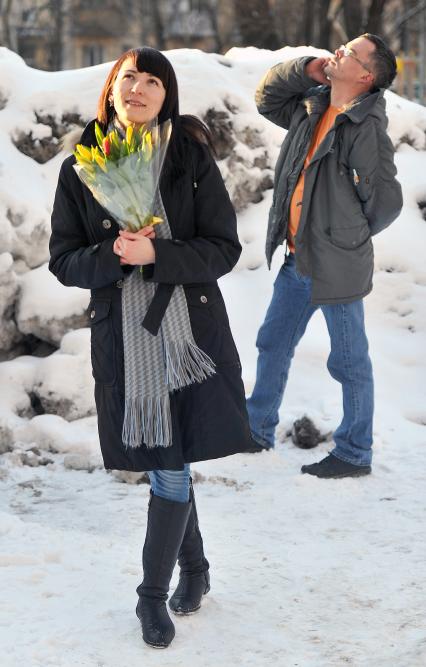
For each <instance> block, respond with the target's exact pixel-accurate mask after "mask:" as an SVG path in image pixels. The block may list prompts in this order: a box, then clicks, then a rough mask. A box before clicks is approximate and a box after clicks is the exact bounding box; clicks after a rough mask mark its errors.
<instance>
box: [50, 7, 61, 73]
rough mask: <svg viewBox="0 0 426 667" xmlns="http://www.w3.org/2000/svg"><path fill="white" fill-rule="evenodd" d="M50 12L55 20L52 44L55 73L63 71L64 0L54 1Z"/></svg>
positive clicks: (52, 61) (52, 60) (52, 63)
mask: <svg viewBox="0 0 426 667" xmlns="http://www.w3.org/2000/svg"><path fill="white" fill-rule="evenodd" d="M50 8H51V9H50V11H51V16H52V19H53V27H54V32H53V35H52V39H51V42H50V46H51V68H52V70H53V71H54V72H59V70H61V69H62V49H63V32H64V0H52V2H51V3H50Z"/></svg>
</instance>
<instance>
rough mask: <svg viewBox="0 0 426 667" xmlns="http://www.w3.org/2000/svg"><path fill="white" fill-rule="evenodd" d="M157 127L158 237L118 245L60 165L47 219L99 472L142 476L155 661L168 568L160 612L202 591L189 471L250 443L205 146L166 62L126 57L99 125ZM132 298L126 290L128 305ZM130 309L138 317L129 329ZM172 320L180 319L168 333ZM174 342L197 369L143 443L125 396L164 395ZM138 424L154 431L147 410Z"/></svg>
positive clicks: (162, 640)
mask: <svg viewBox="0 0 426 667" xmlns="http://www.w3.org/2000/svg"><path fill="white" fill-rule="evenodd" d="M155 119H157V120H158V122H159V123H162V122H163V121H165V120H167V119H170V120H171V123H172V135H171V139H170V143H169V147H168V151H167V156H166V160H165V164H164V167H163V172H162V176H161V182H160V191H161V199H162V204H163V205H164V208H162V211H161V212H162V217H163V219H164V221H163V222H162V223H161V225H160V226H158V227H157V228H156V229H157V230H158V231H157V234H155V233H154V230H153V228H152V227H148V228H146V229H144V230H142V231H140V232H138V233H128V232H125V231H120V230H119V228H118V225H117V224H116V222H115V221H114V220H112V219H111V218H110V217H109V216H108V215H106V212H105V210H104V209H103V208H102V207H101V206H100V205H99V204H98V203H97V202H96V201H95V199H94V197H93V196H92V194H91V193H90V191H89V190H88V188H86V187H85V186H84V185H83V184H82V183H81V182H80V180H79V178H78V176H77V174H76V172H75V170H74V169H73V164H74V163H75V159H74V158H73V157H69V158H67V159H66V160H65V161H64V163H63V165H62V168H61V171H60V175H59V182H58V187H57V191H56V197H55V203H54V208H53V213H52V235H51V240H50V253H51V259H50V263H49V268H50V270H51V271H52V272H53V273H54V274H55V275H56V276H57V278H58V280H60V282H61V283H63V284H64V285H75V286H77V287H82V288H87V289H90V290H91V301H90V305H89V313H90V326H91V346H92V367H93V376H94V378H95V399H96V407H97V412H98V428H99V437H100V444H101V449H102V455H103V459H104V464H105V467H106V468H107V469H116V470H133V471H144V470H145V471H148V474H149V478H150V482H151V498H150V502H149V509H148V521H147V531H146V538H145V544H144V547H143V556H142V563H143V572H144V578H143V582H142V584H141V585H140V586H138V588H137V593H138V595H139V601H138V605H137V608H136V614H137V616H138V618H139V619H140V621H141V625H142V634H143V638H144V640H145V642H147V643H148V644H150V645H151V646H154V647H161V648H165V647H167V646H168V645H169V644H170V642H171V641H172V639H173V637H174V634H175V629H174V626H173V623H172V621H171V619H170V617H169V615H168V613H167V608H166V604H165V601H166V600H167V592H168V589H169V583H170V579H171V576H172V572H173V568H174V566H175V564H176V561H177V559H179V565H180V568H181V569H180V578H179V585H178V587H177V589H176V591H175V593H174V594H173V596H172V598H171V599H170V602H169V604H170V607H171V609H172V610H173V611H174V612H175V613H177V614H188V613H192V612H194V611H196V610H197V609H199V608H200V604H201V598H202V596H203V595H204V594H205V593H207V592H208V591H209V588H210V584H209V573H208V569H209V563H208V561H207V559H206V558H205V556H204V552H203V542H202V538H201V534H200V531H199V526H198V519H197V512H196V507H195V500H194V494H193V489H192V486H191V483H190V468H189V464H190V463H191V462H192V461H203V460H208V459H214V458H219V457H222V456H228V455H230V454H234V453H236V452H243V451H245V450H246V449H247V448H248V446H249V445H250V444H251V436H250V431H249V427H248V421H247V413H246V408H245V398H244V388H243V384H242V381H241V365H240V361H239V357H238V353H237V350H236V347H235V344H234V341H233V339H232V335H231V332H230V328H229V322H228V318H227V314H226V310H225V305H224V302H223V298H222V295H221V293H220V290H219V288H218V286H217V282H216V280H217V279H218V278H219V277H220V276H222V275H224V274H226V273H228V272H229V271H231V269H232V268H233V266H234V265H235V264H236V262H237V260H238V257H239V255H240V252H241V246H240V244H239V242H238V237H237V231H236V219H235V213H234V210H233V208H232V204H231V202H230V200H229V197H228V194H227V192H226V189H225V186H224V184H223V181H222V178H221V176H220V172H219V170H218V168H217V166H216V164H215V162H214V159H213V158H212V156H211V153H210V150H209V148H210V146H211V139H210V134H209V132H208V130H207V128H206V127H205V126H204V125H203V123H201V121H199V120H198V119H196V118H194V117H192V116H180V115H179V104H178V89H177V81H176V76H175V73H174V71H173V68H172V66H171V64H170V62H169V61H168V60H167V59H166V58H165V57H164V56H163V55H162V54H161V53H160V52H159V51H156V50H154V49H151V48H142V49H135V50H130V51H127V52H126V53H124V54H123V55H122V56H121V58H120V59H119V60H118V61H117V62H116V63H115V65H114V66H113V68H112V70H111V72H110V74H109V75H108V78H107V80H106V82H105V85H104V88H103V90H102V93H101V96H100V100H99V106H98V114H97V120H98V122H99V123H100V125H101V127H102V128H103V130H104V131H105V130H106V129H107V128H108V127H110V128H111V127H112V126H115V127H116V128H117V129H118V130H119V131H121V132H123V133H124V132H125V130H126V128H127V127H128V126H130V125H132V126H134V127H139V126H140V125H142V124H144V123H149V122H151V121H154V120H155ZM94 123H95V121H92V122H91V123H89V125H88V126H87V127H86V129H85V130H84V132H83V135H82V138H81V143H83V144H85V145H87V146H91V145H96V139H95V133H94ZM160 227H161V231H160ZM135 266H137V267H139V266H143V267H144V268H143V271H142V272H140V271H139V269H136V270H134V267H135ZM130 284H132V285H133V288H134V289H135V290H136V299H133V301H132V299H131V298H128V297H129V294H130V292H129V290H128V289H127V287H128V285H130ZM126 295H127V296H126ZM122 297H123V298H122ZM122 302H123V303H122ZM141 303H145V304H146V305H147V307H146V308H145V309H144V310H143V312H140V313H139V312H138V313H137V316H134V315H135V312H134V309H137V308H140V304H141ZM179 308H180V312H181V315H182V317H180V318H177V319H173V315H176V313H177V310H178V309H179ZM132 316H133V319H132ZM131 321H132V322H133V325H132V326H131V325H130V324H129V323H130V322H131ZM135 321H136V324H134V322H135ZM170 322H172V323H173V326H170ZM123 325H124V338H125V344H123ZM129 332H130V334H131V335H130V338H129ZM173 336H174V337H175V343H176V339H177V340H178V341H180V340H186V341H189V343H188V345H189V347H190V349H191V350H192V351H193V352H194V355H195V357H194V358H195V361H194V358H193V359H192V361H191V363H193V365H194V364H195V366H196V368H195V370H194V372H193V373H192V376H191V377H190V378H189V380H187V382H186V384H184V386H183V387H182V388H180V389H178V390H174V391H167V390H166V394H164V393H163V394H161V401H162V402H161V405H162V406H163V408H164V409H163V408H162V409H163V416H164V414H165V415H166V417H167V419H169V421H170V424H171V428H170V438H169V439H168V438H167V437H166V436H164V437H157V436H155V437H154V436H152V433H151V435H150V436H148V435H146V431H144V430H143V428H142V425H141V424H140V422H137V421H136V422H135V418H134V417H133V422H132V415H131V411H128V410H127V408H126V406H127V405H128V400H129V396H130V393H131V392H132V391H133V392H136V394H138V391H139V392H140V393H142V394H143V392H146V393H148V394H149V391H148V390H147V385H148V384H149V383H150V381H151V379H152V378H154V388H155V390H154V394H155V400H157V399H158V397H159V390H158V387H159V386H162V388H163V389H164V375H165V373H164V365H165V361H164V358H165V356H167V355H164V350H165V349H166V346H167V345H168V342H169V338H173ZM138 346H139V347H138ZM135 348H136V349H138V350H139V353H138V354H136V353H135V352H134V349H135ZM153 350H154V351H155V354H154V352H153ZM135 368H136V372H135ZM125 369H126V372H125ZM129 377H132V382H130V381H129ZM185 377H186V376H185ZM151 389H152V386H151ZM145 398H146V397H145ZM148 399H149V400H150V396H148ZM157 403H158V401H157ZM125 414H126V420H127V421H128V420H130V422H131V427H132V428H133V431H134V432H135V431H136V432H137V434H138V437H139V441H137V442H131V443H130V445H129V440H128V439H127V436H123V434H124V432H125V431H124V430H123V423H124V419H125ZM145 417H147V418H148V421H149V419H150V418H151V423H152V420H153V419H154V420H155V416H154V417H153V415H152V414H151V413H150V412H149V410H148V411H147V410H145ZM157 430H158V429H157ZM160 430H161V429H160ZM126 433H127V431H126ZM163 435H164V433H163V432H162V436H163ZM123 437H124V440H125V442H123ZM140 440H142V441H140ZM145 440H147V442H146V441H145Z"/></svg>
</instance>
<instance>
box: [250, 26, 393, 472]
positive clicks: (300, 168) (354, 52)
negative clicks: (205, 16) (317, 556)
mask: <svg viewBox="0 0 426 667" xmlns="http://www.w3.org/2000/svg"><path fill="white" fill-rule="evenodd" d="M395 75H396V61H395V56H394V55H393V53H392V52H391V51H390V50H389V48H388V47H387V46H386V44H385V43H384V42H383V41H382V39H380V38H379V37H376V36H375V35H371V34H364V35H361V36H360V37H357V38H356V39H354V40H352V41H351V42H349V43H348V44H347V45H346V46H342V47H340V49H337V50H336V51H335V55H334V56H332V57H330V58H313V57H304V58H297V59H296V60H292V61H290V62H286V63H281V64H279V65H276V66H275V67H273V68H272V69H271V70H269V72H268V73H267V74H266V76H265V77H264V79H263V80H262V82H261V83H260V86H259V88H258V90H257V92H256V104H257V107H258V110H259V112H260V113H261V114H262V115H263V116H265V118H267V119H268V120H270V121H272V122H273V123H275V124H277V125H279V126H280V127H284V128H285V129H287V130H288V132H287V135H286V137H285V140H284V143H283V146H282V149H281V153H280V156H279V158H278V162H277V166H276V174H275V186H274V197H273V202H272V207H271V211H270V215H269V225H268V233H267V240H266V257H267V261H268V265H269V266H270V264H271V259H272V255H273V253H274V251H275V250H276V248H277V246H278V245H280V244H282V243H283V242H284V241H286V242H287V245H288V249H289V253H288V254H287V256H286V259H285V262H284V265H283V266H282V267H281V269H280V271H279V273H278V276H277V279H276V282H275V284H274V292H273V296H272V301H271V303H270V306H269V308H268V311H267V314H266V318H265V321H264V323H263V325H262V327H261V328H260V331H259V334H258V338H257V343H256V344H257V347H258V351H259V357H258V363H257V376H256V384H255V387H254V390H253V393H252V395H251V397H250V398H249V399H248V403H247V406H248V412H249V417H250V425H251V429H252V434H253V439H254V442H255V444H254V445H253V447H252V448H251V449H250V450H249V451H262V450H263V449H269V448H271V447H273V446H274V434H275V428H276V426H277V424H278V409H279V407H280V404H281V401H282V397H283V393H284V389H285V386H286V382H287V378H288V372H289V368H290V363H291V359H292V357H293V355H294V350H295V347H296V345H297V343H298V342H299V340H300V339H301V337H302V336H303V334H304V332H305V329H306V326H307V324H308V322H309V320H310V318H311V317H312V315H313V313H314V312H315V311H316V310H317V308H320V309H321V311H322V313H323V315H324V317H325V320H326V323H327V328H328V332H329V335H330V342H331V352H330V356H329V358H328V363H327V366H328V370H329V372H330V373H331V375H332V377H333V378H334V379H336V380H337V381H338V382H340V383H341V385H342V393H343V420H342V422H341V424H340V426H339V427H338V429H337V430H336V431H335V433H334V441H335V447H334V449H333V450H332V452H331V453H330V454H329V455H328V456H327V457H326V458H324V459H323V460H322V461H320V462H319V463H314V464H312V465H304V466H303V467H302V472H304V473H309V474H311V475H316V476H317V477H323V478H337V477H355V476H360V475H366V474H369V473H370V472H371V457H372V451H371V448H372V422H373V400H374V399H373V374H372V368H371V362H370V358H369V355H368V341H367V337H366V334H365V328H364V311H363V301H362V299H363V297H364V296H366V295H367V294H368V293H369V292H370V290H371V289H372V275H373V246H372V242H371V236H372V235H374V234H377V233H378V232H380V231H381V230H382V229H384V228H385V227H387V226H388V225H390V224H391V222H393V220H395V218H397V216H398V215H399V212H400V210H401V207H402V196H401V187H400V185H399V183H398V181H397V180H396V178H395V174H396V168H395V165H394V161H393V154H394V150H393V147H392V143H391V141H390V139H389V137H388V135H387V133H386V126H387V117H386V113H385V101H384V97H383V92H384V91H383V89H384V88H387V87H389V86H390V85H391V83H392V81H393V79H394V78H395ZM318 84H322V85H318Z"/></svg>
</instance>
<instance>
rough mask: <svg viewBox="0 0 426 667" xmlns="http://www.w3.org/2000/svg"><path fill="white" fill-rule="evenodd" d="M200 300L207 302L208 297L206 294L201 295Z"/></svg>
mask: <svg viewBox="0 0 426 667" xmlns="http://www.w3.org/2000/svg"><path fill="white" fill-rule="evenodd" d="M200 301H201V303H207V297H206V296H204V295H203V296H200Z"/></svg>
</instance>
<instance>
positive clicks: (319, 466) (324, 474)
mask: <svg viewBox="0 0 426 667" xmlns="http://www.w3.org/2000/svg"><path fill="white" fill-rule="evenodd" d="M301 472H302V473H307V474H308V475H315V476H316V477H321V478H323V479H339V478H340V477H362V475H369V474H370V473H371V466H357V465H355V464H353V463H347V462H346V461H342V460H341V459H338V458H337V456H333V454H329V455H328V456H326V458H325V459H323V460H322V461H319V462H318V463H311V464H310V465H307V466H302V469H301Z"/></svg>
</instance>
